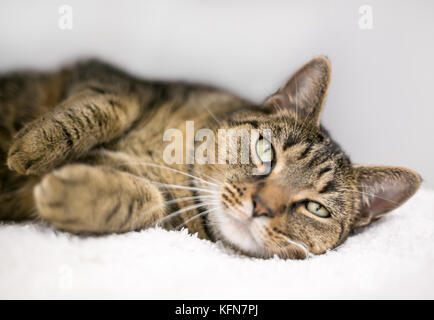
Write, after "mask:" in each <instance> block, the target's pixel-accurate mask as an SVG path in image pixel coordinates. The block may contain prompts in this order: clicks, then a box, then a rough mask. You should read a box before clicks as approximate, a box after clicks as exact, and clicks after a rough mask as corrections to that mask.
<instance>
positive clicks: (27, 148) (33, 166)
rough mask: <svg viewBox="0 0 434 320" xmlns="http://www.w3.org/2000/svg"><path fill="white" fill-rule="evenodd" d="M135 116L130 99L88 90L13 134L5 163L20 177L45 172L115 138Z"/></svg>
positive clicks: (134, 101)
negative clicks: (20, 175)
mask: <svg viewBox="0 0 434 320" xmlns="http://www.w3.org/2000/svg"><path fill="white" fill-rule="evenodd" d="M139 114H140V110H139V103H138V101H137V98H136V97H134V96H122V95H119V94H95V93H92V92H89V91H83V92H81V93H79V94H75V95H72V96H71V97H69V98H68V99H66V100H65V101H64V102H63V103H61V104H60V105H58V106H56V107H55V108H54V109H53V110H52V111H51V112H49V113H47V114H45V115H43V116H42V117H40V118H38V119H36V120H34V121H33V122H30V123H28V124H27V125H26V126H24V127H23V128H22V129H21V130H20V131H19V132H18V133H17V135H16V137H15V138H14V140H13V142H12V145H11V147H10V149H9V154H8V159H7V164H8V166H9V168H10V169H11V170H14V171H17V172H18V173H21V174H35V175H41V174H43V173H46V172H49V171H51V170H52V169H53V168H55V167H58V166H60V165H62V164H64V163H65V162H67V161H68V160H74V159H76V158H78V157H80V156H82V155H84V154H85V153H86V152H87V151H89V150H90V149H91V148H92V147H94V146H95V145H97V144H100V143H104V142H107V141H110V140H112V139H114V138H116V137H118V136H119V135H121V134H122V133H123V132H124V131H125V130H126V129H128V128H129V127H130V126H131V124H132V123H133V122H134V121H135V120H136V119H137V117H138V115H139Z"/></svg>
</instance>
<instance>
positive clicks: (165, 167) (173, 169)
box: [119, 161, 219, 187]
mask: <svg viewBox="0 0 434 320" xmlns="http://www.w3.org/2000/svg"><path fill="white" fill-rule="evenodd" d="M125 164H126V165H134V164H135V165H145V166H150V167H154V168H159V169H166V170H169V171H172V172H176V173H179V174H182V175H184V176H187V177H190V178H193V179H196V180H198V181H201V182H203V183H205V184H209V185H212V186H215V187H218V186H219V185H218V184H216V183H213V182H209V181H207V180H205V179H202V178H199V177H197V176H195V175H192V174H190V173H187V172H184V171H181V170H178V169H175V168H171V167H167V166H163V165H160V164H156V163H150V162H144V161H131V162H130V161H128V162H122V163H119V165H125Z"/></svg>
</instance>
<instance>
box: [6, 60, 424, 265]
mask: <svg viewBox="0 0 434 320" xmlns="http://www.w3.org/2000/svg"><path fill="white" fill-rule="evenodd" d="M329 81H330V64H329V62H328V60H327V59H326V58H324V57H319V58H315V59H312V60H311V61H309V62H308V63H307V64H306V65H304V66H303V67H302V68H300V69H299V70H298V71H297V72H296V73H295V74H294V76H293V77H292V78H291V79H290V80H289V81H288V82H287V83H286V84H285V85H284V86H283V87H282V88H280V89H279V90H278V91H277V92H276V93H275V94H273V95H271V96H270V97H269V98H267V100H266V101H265V103H264V104H263V105H256V104H254V103H252V102H249V101H247V100H245V99H242V98H239V97H237V96H235V95H233V94H230V93H228V92H226V91H223V90H219V89H216V88H211V87H206V86H201V85H193V84H186V83H168V82H167V83H166V82H160V81H149V80H141V79H137V78H135V77H133V76H131V75H129V74H126V73H124V72H122V71H119V70H118V69H116V68H114V67H112V66H110V65H108V64H105V63H102V62H99V61H96V60H92V61H85V62H80V63H77V64H75V65H72V66H69V67H66V68H64V69H62V70H60V71H57V72H53V73H37V72H24V73H12V74H7V75H4V76H3V77H1V78H0V111H1V114H2V117H1V118H0V160H1V163H0V179H1V182H0V219H3V220H23V219H41V220H42V221H45V222H48V223H50V224H52V225H53V226H55V227H56V228H59V229H62V230H66V231H69V232H74V233H90V234H104V233H112V232H126V231H130V230H138V229H143V228H147V227H151V226H155V225H157V224H160V225H162V226H164V227H165V228H168V229H177V228H180V227H183V226H186V227H188V229H189V230H190V232H192V233H196V232H197V233H198V235H199V237H201V238H206V239H211V240H221V241H223V242H224V243H226V244H227V245H228V246H231V247H234V248H235V249H237V250H239V251H240V252H242V253H245V254H247V255H251V256H256V257H263V258H268V257H272V256H274V255H276V254H277V255H278V256H280V257H282V258H306V257H307V256H308V255H309V254H320V253H323V252H325V251H327V250H329V249H332V248H334V247H336V246H337V245H339V244H340V243H342V242H343V241H344V240H345V238H346V237H347V236H348V234H349V233H350V231H351V230H352V229H354V228H356V227H359V226H363V225H366V224H368V223H370V222H371V221H373V220H375V219H377V218H379V217H380V216H381V215H383V214H384V213H386V212H388V211H390V210H392V209H394V208H396V207H397V206H399V205H400V204H402V203H403V202H405V201H406V200H407V199H408V198H409V197H410V196H411V195H413V194H414V192H415V191H416V190H417V188H418V187H419V184H420V178H419V176H418V175H417V174H415V173H414V172H412V171H410V170H408V169H405V168H396V167H393V168H392V167H357V166H354V165H352V164H351V162H350V160H349V158H348V156H347V155H346V154H345V153H344V152H343V151H342V150H341V148H340V147H339V146H338V145H337V144H336V143H335V142H334V141H333V140H332V139H331V138H330V135H329V134H328V132H327V131H326V130H325V129H324V128H323V127H322V126H321V125H320V115H321V111H322V106H323V103H324V100H325V96H326V93H327V90H328V85H329ZM188 120H193V121H194V122H195V127H196V128H209V129H211V130H212V131H213V132H214V133H216V134H217V132H218V130H219V129H256V130H259V132H261V133H262V132H264V131H265V130H271V132H272V137H273V140H272V141H271V142H272V146H273V150H274V153H275V158H274V160H273V162H272V167H271V172H270V173H269V174H268V175H262V176H252V174H251V173H252V169H255V168H256V169H258V168H259V169H261V166H263V164H261V163H260V161H258V159H252V160H255V161H252V163H250V164H242V163H239V162H237V163H234V164H194V165H170V166H168V165H167V164H166V163H165V162H164V161H163V158H162V154H163V149H164V147H165V144H164V143H163V141H162V140H163V139H162V137H163V133H164V131H165V130H166V129H169V128H178V129H179V130H181V131H182V132H184V133H185V130H186V129H185V122H186V121H188ZM207 143H211V145H213V144H214V145H213V147H214V148H215V150H218V148H219V146H218V145H217V140H213V141H207ZM250 143H251V145H254V143H255V141H250ZM184 151H185V153H188V152H190V151H191V150H190V149H188V148H187V147H186V149H185V150H184ZM252 157H254V156H252ZM255 199H257V200H255ZM309 200H310V201H316V202H318V203H321V204H322V205H323V206H325V207H326V208H327V209H328V210H329V212H330V213H331V216H330V217H329V218H320V217H317V216H315V215H313V214H312V213H310V212H309V211H307V210H306V207H305V206H304V204H305V203H306V201H309ZM259 206H260V207H261V208H262V211H261V212H259V211H260V210H259V209H258V208H259ZM258 212H259V213H260V214H259V213H258Z"/></svg>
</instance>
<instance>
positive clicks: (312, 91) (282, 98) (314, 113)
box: [264, 56, 331, 124]
mask: <svg viewBox="0 0 434 320" xmlns="http://www.w3.org/2000/svg"><path fill="white" fill-rule="evenodd" d="M330 75H331V66H330V62H329V60H328V59H327V57H324V56H320V57H316V58H313V59H312V60H310V61H309V62H307V63H306V64H305V65H304V66H302V67H301V68H300V69H299V70H298V71H297V72H295V74H294V75H293V76H292V77H291V78H290V79H289V80H288V82H287V83H286V84H285V85H284V86H283V87H282V88H280V89H279V90H278V91H277V92H276V93H274V94H273V95H271V96H270V97H268V98H267V100H266V101H265V103H264V105H265V106H266V107H270V108H275V109H276V110H284V111H290V112H291V113H293V114H294V115H295V116H297V117H298V118H302V119H306V118H310V119H312V120H313V121H315V122H316V123H317V124H319V120H320V115H321V109H322V105H323V103H324V100H325V97H326V94H327V89H328V87H329V83H330Z"/></svg>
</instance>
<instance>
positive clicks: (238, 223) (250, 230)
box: [209, 201, 264, 256]
mask: <svg viewBox="0 0 434 320" xmlns="http://www.w3.org/2000/svg"><path fill="white" fill-rule="evenodd" d="M251 210H252V203H251V202H248V201H245V202H243V203H242V205H241V206H238V207H229V206H227V205H224V203H223V202H221V203H220V204H219V205H218V208H217V210H215V211H214V212H212V213H210V217H209V219H210V220H211V226H212V228H213V229H214V231H215V233H216V235H218V236H219V238H220V239H219V240H222V241H224V242H228V243H229V244H230V245H232V246H234V247H236V248H238V249H240V250H242V251H244V252H246V253H249V254H253V255H261V256H262V255H263V251H264V249H263V246H262V245H261V243H260V239H258V237H257V235H256V234H255V228H254V226H253V224H254V221H253V219H252V216H251V214H250V213H249V212H251Z"/></svg>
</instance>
